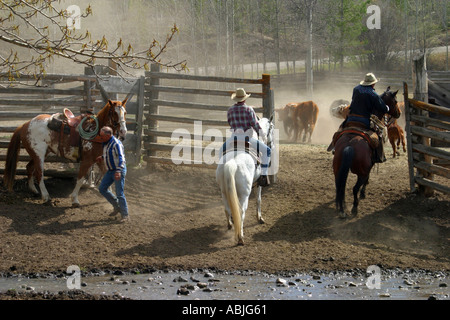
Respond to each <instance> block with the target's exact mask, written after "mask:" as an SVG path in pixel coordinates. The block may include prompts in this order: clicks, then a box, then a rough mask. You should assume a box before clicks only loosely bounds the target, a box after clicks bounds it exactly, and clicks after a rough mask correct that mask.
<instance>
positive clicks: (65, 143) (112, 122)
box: [4, 99, 127, 207]
mask: <svg viewBox="0 0 450 320" xmlns="http://www.w3.org/2000/svg"><path fill="white" fill-rule="evenodd" d="M126 100H127V99H125V100H124V101H111V100H109V101H108V102H107V103H106V105H105V106H104V107H103V109H102V110H100V112H99V113H98V114H97V116H93V115H92V116H85V117H83V118H82V119H81V118H79V119H76V118H77V117H74V116H73V114H72V112H70V110H67V109H65V110H64V111H65V112H64V115H63V114H54V115H49V114H41V115H38V116H36V117H35V118H33V119H31V120H30V121H27V122H26V123H24V124H23V125H21V126H20V127H18V128H17V129H16V130H15V131H14V134H13V136H12V138H11V141H10V143H9V146H8V152H7V160H6V163H5V174H4V183H5V187H6V188H8V189H9V190H10V191H12V189H13V183H14V178H15V174H16V167H17V161H18V158H19V152H20V146H21V144H22V145H23V147H24V148H25V150H26V151H27V152H28V154H29V155H30V157H31V160H30V162H29V163H28V164H27V174H28V187H29V188H30V190H31V191H32V192H34V193H36V194H39V191H38V190H37V189H36V186H35V179H36V180H37V184H38V185H39V189H40V191H41V192H40V193H41V196H42V200H43V201H44V203H48V202H49V201H50V195H49V193H48V191H47V188H46V187H45V184H44V161H45V158H46V157H47V155H48V154H50V153H54V154H56V155H58V156H60V157H64V158H66V159H69V160H72V161H73V162H77V161H79V160H81V161H80V169H79V171H78V177H77V184H76V186H75V188H74V190H73V192H72V194H71V198H72V206H74V207H78V206H79V205H80V203H79V201H78V192H79V191H80V188H81V186H82V185H83V182H84V178H85V176H86V174H87V173H88V171H89V169H90V168H91V167H92V165H93V164H94V163H95V160H96V158H97V157H98V156H101V155H102V144H101V143H100V142H95V137H94V135H93V136H90V135H89V134H90V133H91V132H92V131H94V133H95V131H96V129H97V130H98V129H100V128H101V127H103V126H109V127H111V128H112V129H113V130H114V132H115V133H117V134H118V135H119V137H120V138H121V139H125V135H126V133H127V128H126V119H125V116H126V110H125V103H126ZM53 120H57V121H58V120H61V121H59V122H60V123H62V124H63V125H61V127H60V128H59V132H58V131H57V130H55V129H52V125H51V123H52V122H53ZM76 125H79V126H77V129H76V132H75V136H74V134H73V132H74V131H75V130H74V128H75V126H76ZM65 128H67V129H69V130H65ZM70 128H72V129H70ZM78 132H80V133H83V132H84V133H85V136H84V138H83V139H81V140H80V139H79V138H80V137H79V136H78V140H79V141H80V142H79V143H77V144H74V143H73V141H71V140H72V139H73V138H77V137H76V135H79V133H78ZM99 166H101V165H99ZM101 170H102V171H104V168H101Z"/></svg>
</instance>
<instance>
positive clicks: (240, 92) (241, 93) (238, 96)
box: [231, 88, 251, 102]
mask: <svg viewBox="0 0 450 320" xmlns="http://www.w3.org/2000/svg"><path fill="white" fill-rule="evenodd" d="M250 96H251V94H247V93H246V92H245V90H244V89H243V88H238V89H236V92H235V93H233V94H232V95H231V100H234V101H236V102H242V101H245V100H247V99H248V98H249V97H250Z"/></svg>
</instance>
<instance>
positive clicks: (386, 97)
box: [381, 87, 402, 118]
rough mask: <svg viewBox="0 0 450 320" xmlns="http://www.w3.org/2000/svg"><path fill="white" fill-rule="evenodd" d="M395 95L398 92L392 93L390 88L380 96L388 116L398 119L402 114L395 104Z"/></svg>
mask: <svg viewBox="0 0 450 320" xmlns="http://www.w3.org/2000/svg"><path fill="white" fill-rule="evenodd" d="M397 93H398V90H397V91H395V92H393V91H391V87H387V89H386V91H385V92H383V94H382V95H381V99H383V101H384V103H386V105H387V106H388V107H389V112H388V114H389V115H390V116H392V117H394V118H399V117H400V115H401V114H402V112H401V110H400V108H399V106H398V103H397Z"/></svg>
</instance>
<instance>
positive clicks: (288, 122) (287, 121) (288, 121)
mask: <svg viewBox="0 0 450 320" xmlns="http://www.w3.org/2000/svg"><path fill="white" fill-rule="evenodd" d="M291 107H292V106H291V104H289V103H288V104H287V105H286V106H284V107H283V108H280V109H276V110H275V111H276V112H277V113H278V119H279V120H280V121H283V127H284V132H286V135H287V137H288V139H291V136H292V132H293V130H294V121H293V119H292V118H291V117H289V115H290V113H291V112H290V109H291Z"/></svg>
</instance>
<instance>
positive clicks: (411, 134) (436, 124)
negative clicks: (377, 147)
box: [403, 56, 450, 196]
mask: <svg viewBox="0 0 450 320" xmlns="http://www.w3.org/2000/svg"><path fill="white" fill-rule="evenodd" d="M414 63H415V66H414V70H415V91H414V99H411V98H409V93H408V85H407V84H406V83H404V85H403V88H404V89H403V90H404V101H405V118H406V138H407V147H408V165H409V178H410V189H411V191H415V190H416V184H417V185H418V191H419V192H420V193H421V194H424V195H425V196H432V195H433V194H434V192H435V191H439V192H442V193H446V194H450V185H449V181H450V180H449V179H450V151H449V148H448V145H449V143H450V122H448V121H447V119H449V118H450V108H446V107H442V106H438V105H433V104H430V103H426V102H423V101H420V100H427V99H428V98H427V95H428V79H427V73H426V71H425V63H426V62H425V60H424V57H423V56H422V57H418V58H417V59H415V60H414ZM430 113H431V114H434V117H431V116H430Z"/></svg>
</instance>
